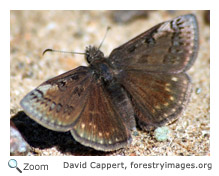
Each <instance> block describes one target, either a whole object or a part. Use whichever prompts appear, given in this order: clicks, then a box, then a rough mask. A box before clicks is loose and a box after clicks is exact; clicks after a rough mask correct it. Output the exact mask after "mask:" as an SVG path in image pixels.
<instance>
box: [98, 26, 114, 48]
mask: <svg viewBox="0 0 219 176" xmlns="http://www.w3.org/2000/svg"><path fill="white" fill-rule="evenodd" d="M110 29H111V28H110V27H109V26H108V27H107V29H106V33H105V35H104V37H103V40H102V42H101V43H100V46H99V47H98V50H99V49H100V48H101V46H102V44H103V42H104V40H105V38H106V35H107V33H108V31H109V30H110Z"/></svg>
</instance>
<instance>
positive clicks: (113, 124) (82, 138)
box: [20, 67, 135, 151]
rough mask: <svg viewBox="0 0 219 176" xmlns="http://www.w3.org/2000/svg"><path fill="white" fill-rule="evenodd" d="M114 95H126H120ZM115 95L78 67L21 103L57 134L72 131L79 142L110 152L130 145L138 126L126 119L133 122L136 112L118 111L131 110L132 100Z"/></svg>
mask: <svg viewBox="0 0 219 176" xmlns="http://www.w3.org/2000/svg"><path fill="white" fill-rule="evenodd" d="M111 93H112V95H114V94H115V93H116V94H118V95H122V96H123V93H121V92H120V93H118V92H115V91H112V92H111ZM112 95H110V94H109V92H108V91H107V90H105V86H104V85H103V83H102V82H101V79H99V78H98V77H97V76H96V75H95V74H93V72H92V71H91V70H90V68H88V67H78V68H76V69H74V70H71V71H69V72H66V73H64V74H62V75H60V76H57V77H55V78H52V79H50V80H48V81H46V82H44V83H43V84H41V85H40V86H39V87H37V88H36V89H34V90H33V91H31V92H30V93H29V94H27V95H26V96H25V97H24V98H23V99H22V100H21V103H20V104H21V106H22V107H23V109H24V111H25V112H26V114H27V115H28V116H30V117H31V118H32V119H33V120H35V121H37V122H38V123H40V124H41V125H43V126H45V127H47V128H49V129H52V130H55V131H69V130H70V131H71V133H72V135H73V137H74V138H75V139H76V140H77V141H78V142H80V143H82V144H84V145H86V146H90V147H93V148H95V149H97V150H104V151H110V150H116V149H119V148H121V147H125V146H127V144H128V143H129V142H130V141H131V135H130V131H129V130H130V129H131V128H133V127H134V126H135V121H132V122H131V123H130V122H129V121H128V120H127V119H125V118H130V117H132V120H134V112H133V110H132V109H129V110H128V108H126V109H127V110H126V109H125V110H119V109H118V106H119V105H123V104H124V103H125V104H126V106H127V107H131V103H130V102H129V100H128V99H127V98H126V99H124V96H123V98H122V99H121V100H120V99H118V98H116V97H115V98H113V97H112ZM115 103H116V104H117V105H118V106H117V107H116V106H115ZM126 120H127V122H126Z"/></svg>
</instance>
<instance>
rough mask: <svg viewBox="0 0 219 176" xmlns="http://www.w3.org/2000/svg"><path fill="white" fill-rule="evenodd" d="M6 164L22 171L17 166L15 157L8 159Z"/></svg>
mask: <svg viewBox="0 0 219 176" xmlns="http://www.w3.org/2000/svg"><path fill="white" fill-rule="evenodd" d="M8 166H9V167H10V168H16V169H17V170H18V172H20V173H22V171H21V170H20V169H19V168H18V167H17V161H16V160H15V159H10V160H9V161H8Z"/></svg>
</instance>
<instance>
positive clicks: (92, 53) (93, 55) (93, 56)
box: [85, 46, 104, 64]
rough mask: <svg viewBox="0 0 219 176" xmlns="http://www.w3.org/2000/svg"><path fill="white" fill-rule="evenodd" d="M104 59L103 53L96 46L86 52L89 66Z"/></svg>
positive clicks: (88, 48)
mask: <svg viewBox="0 0 219 176" xmlns="http://www.w3.org/2000/svg"><path fill="white" fill-rule="evenodd" d="M103 57H104V54H103V52H102V51H100V50H99V49H98V48H96V47H94V46H89V47H87V48H86V50H85V59H86V60H87V62H88V63H89V64H90V63H92V62H93V61H94V60H97V59H101V58H103Z"/></svg>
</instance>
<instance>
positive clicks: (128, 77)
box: [120, 70, 191, 130]
mask: <svg viewBox="0 0 219 176" xmlns="http://www.w3.org/2000/svg"><path fill="white" fill-rule="evenodd" d="M120 81H121V83H122V85H123V86H124V88H125V89H126V90H127V92H128V93H129V94H130V96H131V101H132V104H133V108H134V111H135V114H136V121H137V122H138V124H139V126H140V127H141V128H143V129H145V130H152V129H154V128H155V127H158V126H162V125H164V124H166V123H171V122H173V121H174V120H176V119H177V118H178V116H179V115H180V114H181V113H182V112H183V110H184V108H185V106H186V104H187V102H188V100H189V96H190V93H191V81H190V79H189V77H188V75H187V74H186V73H181V74H154V73H148V72H142V71H136V70H135V71H126V72H123V73H122V75H120Z"/></svg>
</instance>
